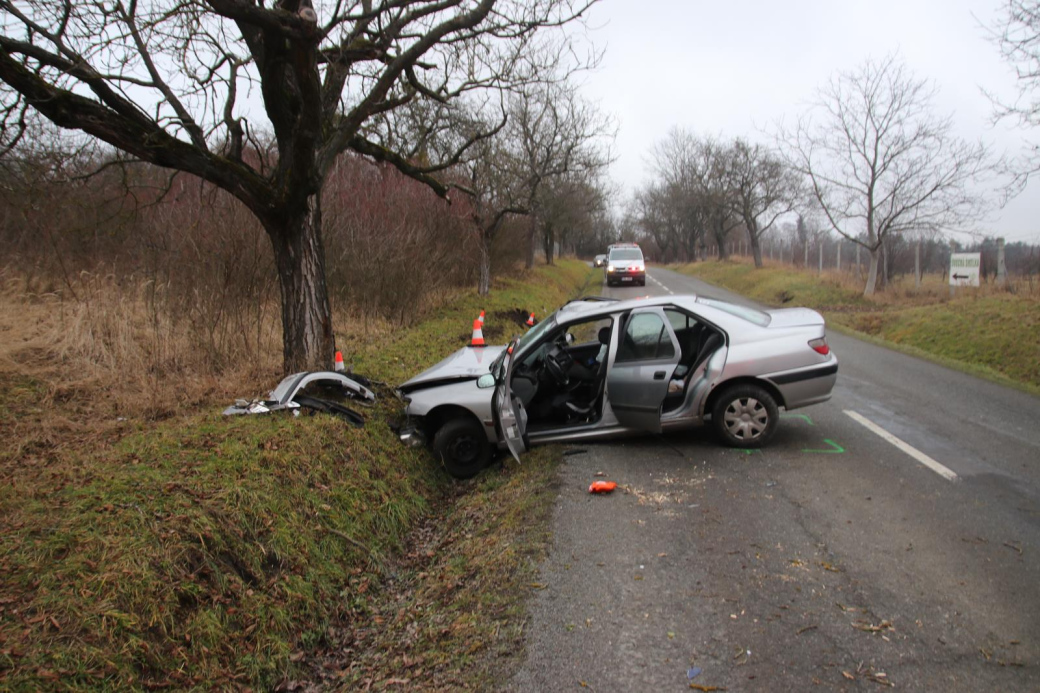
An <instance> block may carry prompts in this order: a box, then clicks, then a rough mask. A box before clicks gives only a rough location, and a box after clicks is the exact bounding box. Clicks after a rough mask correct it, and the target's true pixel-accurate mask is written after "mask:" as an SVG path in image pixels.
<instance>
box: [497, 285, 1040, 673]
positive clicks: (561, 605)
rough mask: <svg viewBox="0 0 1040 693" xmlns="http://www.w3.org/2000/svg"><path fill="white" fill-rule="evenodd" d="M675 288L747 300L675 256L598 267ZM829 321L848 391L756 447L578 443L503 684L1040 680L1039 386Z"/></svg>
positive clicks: (704, 442) (797, 415)
mask: <svg viewBox="0 0 1040 693" xmlns="http://www.w3.org/2000/svg"><path fill="white" fill-rule="evenodd" d="M669 292H672V293H677V294H678V293H689V292H696V293H701V294H705V295H711V296H715V297H718V298H724V299H727V300H734V301H737V302H742V303H749V304H750V302H748V301H746V300H744V299H742V298H740V297H738V296H735V295H733V294H731V293H729V292H727V291H724V290H722V289H718V288H716V287H713V286H710V285H708V284H705V283H704V282H701V281H698V280H696V279H692V278H690V277H686V276H683V275H679V274H676V273H673V272H670V271H666V270H662V269H652V270H651V272H650V281H648V283H647V286H646V288H645V289H643V288H636V287H624V288H618V289H609V290H608V289H606V288H604V293H609V294H611V295H617V296H638V295H645V294H652V295H657V294H662V293H669ZM751 305H753V304H751ZM828 341H829V342H830V344H831V346H832V348H833V349H834V350H835V352H836V353H837V355H838V358H839V360H840V370H839V374H838V384H837V386H836V388H835V390H834V396H833V398H832V399H831V400H830V401H829V402H827V403H824V404H820V405H816V406H813V407H808V408H806V409H801V410H796V411H794V412H790V413H788V414H785V415H784V416H783V421H782V422H781V426H780V429H779V430H778V432H777V435H776V438H775V439H774V442H773V443H772V444H771V445H770V446H769V447H768V448H766V449H765V450H763V451H759V452H753V453H750V454H749V453H745V452H741V451H737V450H731V449H725V448H722V447H720V446H719V445H718V444H717V443H716V442H715V440H714V438H713V436H712V435H711V433H710V431H709V430H708V429H702V430H697V431H691V432H686V433H681V434H673V435H668V436H661V437H645V438H634V439H628V440H625V441H616V442H612V443H602V444H589V445H581V446H573V447H574V448H580V449H584V450H585V451H586V452H584V453H580V454H574V455H570V456H568V457H566V462H565V464H564V466H563V469H562V471H561V490H560V494H559V498H558V500H557V503H556V509H555V514H554V518H553V525H554V526H553V536H554V539H553V545H552V549H551V552H550V555H549V556H548V558H547V559H546V560H545V562H544V563H543V564H542V566H541V576H540V578H539V581H538V583H536V585H535V586H534V588H533V589H534V590H535V595H534V597H533V598H532V599H531V601H530V604H529V620H528V622H527V625H526V634H527V659H526V661H525V663H524V665H523V667H522V669H521V670H520V671H519V672H518V673H517V674H516V675H515V676H514V677H513V678H512V679H511V680H510V681H508V682H506V684H505V687H506V688H507V689H509V690H515V691H557V690H561V691H566V690H586V689H591V690H598V691H669V690H674V691H681V690H687V691H688V690H690V684H696V685H700V686H705V687H709V688H708V690H711V688H710V687H711V686H718V687H720V688H719V690H721V689H722V687H725V689H726V690H728V691H760V690H767V691H787V690H809V689H813V690H828V689H837V690H850V691H852V690H877V689H882V688H887V687H888V684H893V685H894V686H895V687H896V688H897V690H903V691H907V690H909V691H983V690H986V691H989V690H992V691H1038V690H1040V423H1038V420H1040V399H1037V398H1036V397H1032V396H1030V395H1026V394H1023V393H1020V392H1018V391H1014V390H1009V389H1007V388H1003V387H1000V386H997V385H994V384H992V383H989V382H987V381H983V380H980V379H977V378H974V377H971V376H968V375H964V374H962V373H959V372H956V371H952V370H949V369H946V368H943V367H940V366H936V365H934V364H931V363H929V362H926V361H922V360H919V359H915V358H912V357H909V356H905V355H902V354H899V353H896V352H893V351H890V350H887V349H883V348H880V347H876V346H873V345H871V344H867V343H864V342H861V341H858V340H856V339H852V338H849V337H845V336H842V335H839V334H835V333H831V334H830V335H828ZM864 421H865V422H866V424H867V425H865V424H864ZM868 425H873V427H874V428H873V429H872V428H868ZM886 433H887V434H888V435H889V436H895V437H896V438H898V439H899V441H901V442H902V443H903V444H904V447H897V446H896V444H894V443H893V442H891V441H890V440H889V439H887V438H885V437H883V436H882V434H886ZM905 446H909V448H908V447H905ZM908 450H909V452H908ZM914 454H916V455H917V457H915V456H913V455H914ZM919 458H921V459H925V460H926V461H928V462H929V463H933V464H937V465H939V466H936V467H935V468H934V469H933V468H932V467H929V466H926V464H924V463H922V462H921V461H920V460H919ZM935 470H939V471H942V472H943V473H945V474H947V476H942V475H940V473H937V471H935ZM597 472H603V473H604V475H605V476H603V477H597V476H596V474H597ZM949 475H956V478H955V480H952V481H951V480H950V479H949V478H948V476H949ZM597 478H605V479H609V480H613V481H617V482H618V483H619V484H620V485H621V488H620V489H619V490H618V491H617V492H615V493H613V494H611V495H609V496H590V495H589V494H588V493H587V488H588V485H589V483H590V482H592V481H594V480H596V479H597ZM541 585H544V588H540V586H541ZM691 668H693V669H691ZM697 669H699V670H700V673H696V671H697ZM691 674H696V675H695V676H693V677H692V678H690V675H691Z"/></svg>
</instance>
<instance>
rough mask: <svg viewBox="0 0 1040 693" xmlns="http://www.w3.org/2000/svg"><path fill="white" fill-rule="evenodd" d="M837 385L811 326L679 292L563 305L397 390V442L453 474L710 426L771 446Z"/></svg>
mask: <svg viewBox="0 0 1040 693" xmlns="http://www.w3.org/2000/svg"><path fill="white" fill-rule="evenodd" d="M837 374H838V360H837V358H836V357H835V355H834V354H833V353H832V352H831V351H830V347H829V346H828V345H827V340H826V333H825V326H824V320H823V317H822V316H821V315H820V314H819V313H817V312H816V311H813V310H809V309H807V308H784V309H779V310H770V311H758V310H754V309H751V308H745V307H743V306H738V305H734V304H731V303H725V302H723V301H718V300H715V299H710V298H705V297H699V296H693V295H687V296H663V297H656V298H649V297H647V298H642V299H635V300H626V301H618V300H614V299H604V298H600V297H590V298H584V299H580V300H576V301H572V302H570V303H568V304H567V305H565V306H564V307H562V308H561V309H560V310H558V311H557V312H556V313H554V314H552V315H551V316H549V317H548V318H546V319H545V320H543V321H542V322H541V323H539V324H538V325H537V326H535V327H533V328H531V329H530V330H529V331H528V332H527V333H526V334H525V335H523V336H522V337H519V338H518V339H515V340H513V341H512V342H511V343H510V344H509V345H507V346H499V347H491V346H489V347H466V348H463V349H460V350H459V351H457V352H455V353H454V354H452V355H451V356H449V357H448V358H446V359H444V360H443V361H441V362H440V363H438V364H437V365H435V366H433V367H432V368H429V369H427V370H426V371H423V372H422V373H420V374H419V375H417V376H415V377H414V378H412V379H411V380H408V381H407V382H405V383H404V384H402V385H401V386H400V393H401V395H402V397H403V398H404V400H405V402H406V409H405V414H406V416H407V420H406V422H405V424H404V425H403V426H402V428H401V430H400V436H401V439H402V440H403V441H404V442H406V443H409V444H423V443H427V442H428V443H430V444H431V445H432V447H433V450H434V453H435V454H436V455H437V456H438V457H439V458H440V459H441V460H442V461H443V463H444V466H445V468H446V469H447V470H448V472H449V473H451V474H452V475H453V476H456V477H459V478H466V477H470V476H473V475H475V474H476V473H477V472H479V471H480V470H481V469H482V468H483V467H484V466H486V465H487V463H488V461H489V460H490V458H491V453H492V450H493V449H494V448H495V447H499V448H507V449H508V450H509V451H510V452H511V453H512V454H513V455H514V456H515V457H516V458H517V459H519V458H520V455H521V454H523V453H524V452H525V451H526V450H527V449H528V447H530V446H531V445H534V444H538V443H552V442H559V441H571V440H590V439H603V438H610V437H615V436H620V435H629V434H634V433H645V432H649V433H660V432H662V431H665V430H673V429H682V428H690V427H694V426H699V425H701V424H703V423H705V422H710V423H711V424H712V426H713V427H714V429H715V431H716V432H717V433H718V435H719V437H720V438H721V440H722V442H723V443H725V444H727V445H730V446H734V447H738V448H756V447H761V446H763V445H765V444H766V443H768V442H769V440H770V438H772V436H773V434H774V433H775V431H776V427H777V425H778V423H779V418H780V416H779V412H780V409H787V410H790V409H795V408H798V407H804V406H807V405H810V404H816V403H818V402H823V401H826V400H827V399H829V398H830V396H831V390H832V388H833V387H834V383H835V381H836V379H837Z"/></svg>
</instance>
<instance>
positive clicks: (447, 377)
mask: <svg viewBox="0 0 1040 693" xmlns="http://www.w3.org/2000/svg"><path fill="white" fill-rule="evenodd" d="M503 349H505V346H486V347H463V348H462V349H459V350H458V351H456V352H455V353H454V354H452V355H451V356H449V357H448V358H446V359H444V360H443V361H441V362H440V363H438V364H436V365H434V366H431V367H429V368H427V369H426V370H424V371H423V372H422V373H420V374H419V375H417V376H415V377H414V378H411V379H410V380H408V381H406V382H404V383H402V384H401V386H400V388H399V389H400V390H401V392H407V391H409V390H415V389H418V388H419V387H422V386H430V385H433V384H439V383H441V382H451V381H454V380H476V379H477V378H479V377H480V376H482V375H484V374H485V373H488V372H489V370H488V369H489V368H490V366H491V362H492V361H494V360H495V359H496V358H497V357H498V355H499V354H501V353H502V350H503Z"/></svg>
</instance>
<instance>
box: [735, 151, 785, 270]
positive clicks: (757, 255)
mask: <svg viewBox="0 0 1040 693" xmlns="http://www.w3.org/2000/svg"><path fill="white" fill-rule="evenodd" d="M726 160H727V165H726V169H725V176H726V181H727V184H728V187H729V189H730V191H731V194H730V196H729V200H730V209H731V210H732V212H733V214H735V215H736V216H738V217H739V218H740V219H741V220H742V221H743V222H744V227H745V228H746V229H747V234H748V241H749V243H750V245H751V254H752V255H753V256H754V259H755V267H762V247H761V238H762V236H763V235H765V234H766V233H768V232H769V230H770V229H771V228H773V224H774V223H776V220H777V219H778V218H780V217H781V216H782V215H784V214H787V213H788V212H790V211H791V210H793V209H794V206H795V204H796V203H797V201H798V199H799V197H800V195H801V192H802V191H801V180H800V176H798V175H797V174H795V172H793V171H792V170H791V169H789V168H788V167H787V166H786V165H785V164H784V162H783V161H782V160H781V159H780V158H779V157H778V156H777V155H776V154H774V153H773V152H771V151H769V150H768V149H766V148H765V147H762V146H761V145H758V144H754V145H752V144H750V143H748V142H746V141H744V140H742V139H737V140H736V141H734V142H733V145H732V146H731V147H730V148H729V151H728V152H727V157H726Z"/></svg>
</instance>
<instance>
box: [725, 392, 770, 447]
mask: <svg viewBox="0 0 1040 693" xmlns="http://www.w3.org/2000/svg"><path fill="white" fill-rule="evenodd" d="M723 422H724V424H725V426H726V430H728V431H729V432H730V434H731V435H732V436H733V437H734V438H736V439H738V440H745V441H751V440H755V439H756V438H758V437H759V436H761V435H762V434H763V433H764V432H765V430H766V427H767V426H768V425H769V410H767V409H766V407H765V405H764V404H762V403H761V402H759V401H758V400H757V399H755V398H754V397H741V398H740V399H735V400H733V401H732V402H730V405H729V406H728V407H726V413H725V416H724V417H723Z"/></svg>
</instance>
